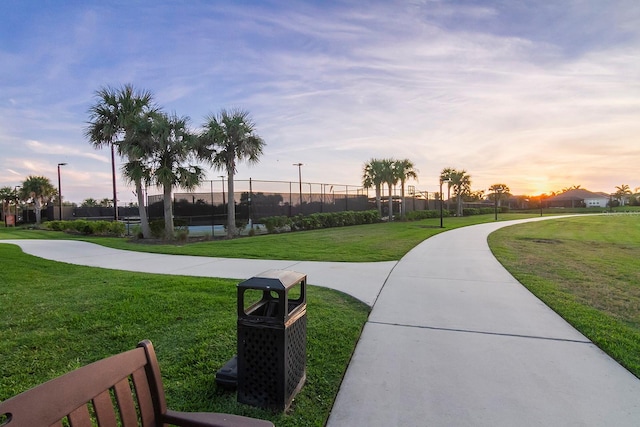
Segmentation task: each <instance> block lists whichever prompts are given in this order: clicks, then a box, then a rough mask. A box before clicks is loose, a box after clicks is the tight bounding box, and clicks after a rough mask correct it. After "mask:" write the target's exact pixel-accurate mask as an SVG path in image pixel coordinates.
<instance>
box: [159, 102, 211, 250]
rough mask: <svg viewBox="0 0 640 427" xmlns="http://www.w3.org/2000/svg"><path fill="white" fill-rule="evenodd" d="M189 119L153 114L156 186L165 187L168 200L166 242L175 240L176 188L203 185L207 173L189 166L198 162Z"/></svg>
mask: <svg viewBox="0 0 640 427" xmlns="http://www.w3.org/2000/svg"><path fill="white" fill-rule="evenodd" d="M187 123H188V118H187V117H178V116H176V115H171V116H167V115H166V114H163V113H157V112H156V113H152V120H151V129H150V137H151V139H152V140H153V145H154V154H153V158H152V170H153V172H152V176H151V178H152V182H153V183H155V184H156V185H158V186H162V189H163V200H164V234H165V238H166V239H169V240H172V239H173V238H174V228H173V203H172V196H171V192H172V190H173V188H174V187H175V186H180V187H182V188H185V189H187V190H191V189H193V188H195V187H196V186H197V185H198V184H200V183H201V182H202V179H203V177H204V175H203V170H202V169H201V168H200V167H198V166H193V165H185V163H186V162H188V161H189V160H190V159H194V158H195V144H194V142H195V137H194V136H193V135H192V134H191V133H190V132H189V129H188V128H187Z"/></svg>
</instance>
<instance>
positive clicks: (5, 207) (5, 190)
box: [0, 187, 18, 221]
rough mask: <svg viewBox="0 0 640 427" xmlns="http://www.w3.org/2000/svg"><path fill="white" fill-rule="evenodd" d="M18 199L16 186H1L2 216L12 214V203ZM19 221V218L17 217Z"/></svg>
mask: <svg viewBox="0 0 640 427" xmlns="http://www.w3.org/2000/svg"><path fill="white" fill-rule="evenodd" d="M17 200H18V194H17V192H16V190H15V189H14V188H11V187H2V188H0V201H2V217H3V218H6V217H7V215H11V205H12V204H15V203H16V202H17ZM16 221H17V218H16Z"/></svg>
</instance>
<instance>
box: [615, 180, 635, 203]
mask: <svg viewBox="0 0 640 427" xmlns="http://www.w3.org/2000/svg"><path fill="white" fill-rule="evenodd" d="M631 194H633V193H632V192H631V187H629V186H628V185H627V184H622V185H619V186H616V192H615V194H614V195H615V197H616V199H617V200H618V201H619V202H620V205H621V206H624V201H625V198H626V197H627V196H630V195H631Z"/></svg>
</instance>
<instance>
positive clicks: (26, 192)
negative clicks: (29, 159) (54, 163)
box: [20, 175, 58, 224]
mask: <svg viewBox="0 0 640 427" xmlns="http://www.w3.org/2000/svg"><path fill="white" fill-rule="evenodd" d="M56 194H58V190H56V189H55V187H54V186H53V185H52V184H51V181H49V178H47V177H44V176H33V175H29V176H28V177H27V179H26V180H25V181H24V182H23V183H22V188H21V189H20V198H21V199H22V200H24V201H27V202H28V201H32V202H33V206H34V210H35V212H36V224H40V223H41V221H42V207H43V206H44V205H46V204H47V203H49V202H50V201H51V199H52V198H53V197H54V196H55V195H56Z"/></svg>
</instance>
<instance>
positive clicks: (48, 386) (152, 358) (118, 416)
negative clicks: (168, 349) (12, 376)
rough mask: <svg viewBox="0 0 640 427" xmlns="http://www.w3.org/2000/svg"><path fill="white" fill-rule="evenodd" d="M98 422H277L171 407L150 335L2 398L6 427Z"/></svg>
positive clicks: (252, 425)
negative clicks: (130, 346) (132, 345)
mask: <svg viewBox="0 0 640 427" xmlns="http://www.w3.org/2000/svg"><path fill="white" fill-rule="evenodd" d="M65 419H66V421H65ZM63 423H64V424H63ZM96 423H97V425H99V426H100V427H111V426H113V427H116V426H118V425H121V426H123V427H133V426H143V427H151V426H156V427H162V426H166V425H176V426H184V427H213V426H219V427H245V426H246V427H273V423H271V422H269V421H263V420H256V419H253V418H247V417H241V416H238V415H230V414H218V413H206V412H176V411H172V410H170V409H167V404H166V401H165V396H164V388H163V386H162V379H161V378H160V367H159V366H158V360H157V359H156V353H155V351H154V349H153V345H152V344H151V342H150V341H148V340H145V341H142V342H140V343H139V344H138V347H137V348H135V349H133V350H129V351H126V352H124V353H120V354H116V355H115V356H111V357H108V358H106V359H102V360H99V361H97V362H94V363H92V364H90V365H87V366H84V367H82V368H79V369H77V370H75V371H72V372H69V373H68V374H65V375H63V376H61V377H58V378H55V379H53V380H51V381H48V382H46V383H44V384H41V385H39V386H37V387H34V388H32V389H31V390H27V391H25V392H24V393H21V394H19V395H17V396H15V397H12V398H10V399H7V400H5V401H4V402H0V426H2V427H5V426H6V427H41V426H42V427H49V426H51V427H62V426H63V425H70V426H71V427H91V426H95V425H96Z"/></svg>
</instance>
